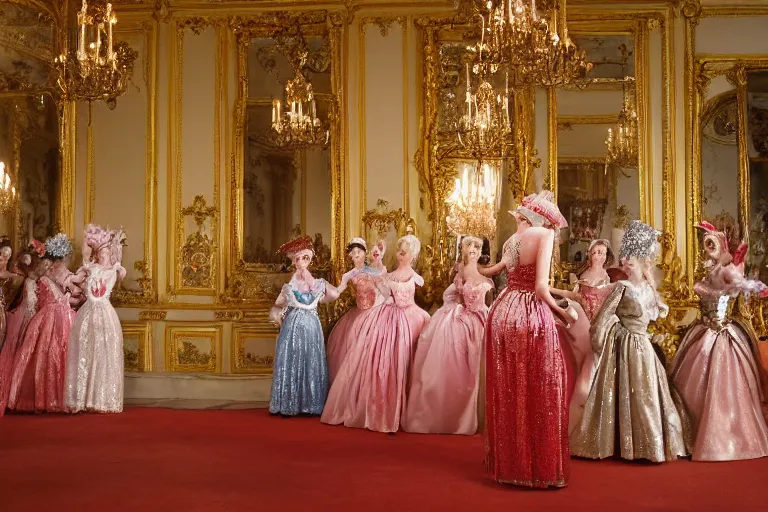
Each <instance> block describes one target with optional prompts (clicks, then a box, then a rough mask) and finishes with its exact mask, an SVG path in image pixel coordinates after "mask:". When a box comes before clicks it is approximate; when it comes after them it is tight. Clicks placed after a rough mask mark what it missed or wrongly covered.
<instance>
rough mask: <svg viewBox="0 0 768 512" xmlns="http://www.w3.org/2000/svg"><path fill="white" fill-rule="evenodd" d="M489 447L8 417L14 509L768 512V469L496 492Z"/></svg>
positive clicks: (233, 421) (599, 465)
mask: <svg viewBox="0 0 768 512" xmlns="http://www.w3.org/2000/svg"><path fill="white" fill-rule="evenodd" d="M481 459H482V440H481V438H480V437H472V438H467V437H458V436H424V435H409V434H402V433H400V434H397V435H394V436H388V435H383V434H378V433H373V432H367V431H362V430H354V429H347V428H343V427H329V426H326V425H321V424H320V422H319V421H318V420H317V419H313V418H292V419H284V418H275V417H270V416H269V415H268V414H267V412H266V411H264V410H248V411H183V410H167V409H140V408H130V409H127V410H126V412H125V413H123V414H120V415H112V416H100V415H79V416H75V417H67V416H54V415H48V416H37V417H35V416H17V415H7V416H6V417H4V418H2V419H0V510H1V511H3V512H16V511H22V510H30V511H44V510H56V511H57V512H60V511H65V510H78V511H99V512H101V511H109V512H120V511H142V512H146V511H154V510H169V511H176V510H178V511H185V512H191V511H228V512H229V511H239V510H263V511H286V510H289V511H293V510H297V511H298V510H307V511H315V512H316V511H324V510H333V511H346V510H364V511H378V510H387V511H392V512H405V511H410V510H415V511H453V510H456V511H474V510H488V511H491V510H493V511H495V510H499V511H511V510H556V509H567V510H582V509H583V510H622V511H626V510H734V511H736V510H738V511H743V510H766V509H767V507H768V459H760V460H753V461H744V462H732V463H694V462H689V461H677V462H673V463H670V464H664V465H659V466H656V465H649V464H638V463H625V462H620V461H602V462H596V461H582V460H575V461H574V462H573V464H572V467H571V483H570V486H569V487H568V488H566V489H563V490H558V491H528V490H522V489H515V488H511V487H503V486H500V485H496V484H494V483H492V482H490V481H489V480H488V479H487V478H486V476H485V474H484V471H483V466H482V463H481Z"/></svg>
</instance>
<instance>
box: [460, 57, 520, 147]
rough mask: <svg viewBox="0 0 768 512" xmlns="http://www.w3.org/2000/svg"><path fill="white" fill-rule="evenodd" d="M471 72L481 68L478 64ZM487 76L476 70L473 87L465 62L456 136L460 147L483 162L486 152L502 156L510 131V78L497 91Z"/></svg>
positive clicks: (507, 144) (467, 65)
mask: <svg viewBox="0 0 768 512" xmlns="http://www.w3.org/2000/svg"><path fill="white" fill-rule="evenodd" d="M473 71H474V72H477V71H480V70H479V69H478V66H477V65H475V66H474V68H473ZM489 80H490V78H489V77H487V76H486V75H485V74H483V73H480V74H479V82H480V83H479V85H478V86H477V89H476V90H475V91H473V90H472V83H471V80H470V68H469V63H467V64H466V93H465V110H464V114H463V115H462V116H461V118H460V119H459V123H458V129H457V137H458V140H459V144H460V145H461V147H463V148H465V149H466V150H468V151H469V152H470V153H471V154H472V156H473V157H474V158H476V159H477V160H478V161H480V162H482V160H483V159H484V158H485V157H487V156H491V155H493V156H504V155H505V154H506V152H507V151H506V150H507V149H508V146H509V141H510V136H511V133H512V128H511V122H510V115H509V82H508V80H506V81H505V89H504V93H503V96H502V93H497V92H496V90H495V89H494V87H493V85H491V83H490V81H489Z"/></svg>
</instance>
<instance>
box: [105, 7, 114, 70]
mask: <svg viewBox="0 0 768 512" xmlns="http://www.w3.org/2000/svg"><path fill="white" fill-rule="evenodd" d="M114 23H115V20H114V14H113V13H112V4H107V25H108V29H109V32H108V34H107V61H111V60H112V59H113V58H114V56H113V55H112V25H113V24H114Z"/></svg>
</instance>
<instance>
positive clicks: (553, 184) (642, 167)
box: [545, 13, 668, 222]
mask: <svg viewBox="0 0 768 512" xmlns="http://www.w3.org/2000/svg"><path fill="white" fill-rule="evenodd" d="M618 16H619V17H617V18H613V19H611V16H606V17H603V16H601V17H600V18H588V19H585V18H584V17H579V16H571V17H570V18H569V22H568V28H569V33H570V34H571V35H573V36H632V38H633V39H634V44H635V47H634V64H635V66H634V68H635V73H634V78H635V92H636V98H637V106H636V108H637V115H638V139H639V140H638V162H637V174H638V180H637V181H638V204H639V205H640V212H639V214H640V220H642V221H643V222H648V221H649V219H650V218H651V217H652V215H653V194H652V192H653V190H652V185H651V181H650V177H651V173H649V172H648V167H649V165H648V155H649V151H648V148H649V147H650V139H651V127H650V123H649V122H648V115H647V113H648V112H650V98H649V89H648V78H647V70H648V67H649V58H648V37H649V25H650V23H649V20H654V22H656V23H658V17H657V16H655V15H654V14H653V13H648V14H646V15H640V16H637V17H627V18H622V17H621V14H619V15H618ZM606 18H607V19H606ZM662 37H664V35H663V36H662ZM667 79H668V69H667V68H666V66H663V77H662V80H663V81H666V80H667ZM621 83H622V81H621V80H613V79H608V80H600V83H599V84H597V83H596V84H594V85H598V86H599V87H601V88H617V89H620V88H621ZM587 87H589V86H587ZM579 88H580V87H579V86H576V85H569V86H566V87H565V89H566V90H578V89H579ZM548 98H549V102H550V103H552V104H554V105H550V108H549V109H548V116H547V122H548V124H549V127H550V128H549V130H548V133H549V141H548V143H549V167H548V169H547V172H546V176H545V183H548V184H550V189H551V190H552V192H553V193H554V194H555V197H557V192H558V190H557V183H558V180H557V162H558V157H559V155H558V139H557V131H558V128H557V125H558V123H563V122H567V123H573V124H589V123H591V122H596V120H595V119H590V118H591V117H593V116H589V115H586V114H585V115H582V116H576V115H574V116H560V115H559V114H558V109H557V99H556V90H550V93H549V94H548ZM616 116H618V112H616ZM600 117H606V119H607V118H608V117H611V116H600ZM581 118H583V119H581ZM665 119H668V118H667V116H665ZM607 135H608V134H607V133H606V136H607ZM574 158H575V157H574Z"/></svg>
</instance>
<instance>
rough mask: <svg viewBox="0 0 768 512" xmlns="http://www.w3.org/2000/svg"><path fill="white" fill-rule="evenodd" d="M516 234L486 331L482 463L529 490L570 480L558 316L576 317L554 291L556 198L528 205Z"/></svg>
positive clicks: (507, 248) (561, 223) (519, 214)
mask: <svg viewBox="0 0 768 512" xmlns="http://www.w3.org/2000/svg"><path fill="white" fill-rule="evenodd" d="M513 215H514V216H515V218H516V219H517V225H518V228H517V232H516V233H515V234H514V235H512V237H510V238H509V240H507V241H506V243H505V244H504V248H503V256H502V261H501V263H499V264H497V265H495V266H493V267H490V268H489V269H487V270H486V272H485V273H486V274H487V275H494V274H497V273H499V272H500V271H501V270H503V269H504V268H506V270H507V287H506V289H505V290H504V291H503V292H502V293H501V295H499V297H498V298H497V299H496V301H495V302H494V303H493V306H492V307H491V311H490V313H489V316H488V323H487V324H486V331H485V344H486V396H485V410H486V413H485V414H486V429H485V464H486V468H487V469H488V471H489V473H490V474H491V476H492V477H493V479H494V480H496V481H497V482H500V483H507V484H514V485H520V486H525V487H537V488H548V487H564V486H565V485H567V483H568V474H569V463H570V460H569V459H570V452H569V446H568V407H569V403H568V402H569V399H568V390H567V376H566V366H565V359H564V355H563V351H562V348H561V343H560V339H559V334H558V330H557V328H556V324H555V314H557V315H558V316H559V317H560V318H561V320H563V322H565V323H566V324H570V323H571V322H572V321H573V320H572V319H571V317H570V316H569V315H568V313H567V312H566V310H564V309H562V308H560V307H559V306H558V305H557V303H556V302H555V300H554V298H553V297H552V295H551V294H550V292H549V286H548V284H549V274H550V264H551V259H552V249H553V245H554V239H555V230H556V229H559V228H563V227H565V226H567V223H566V222H565V219H564V218H563V216H562V215H561V214H560V211H559V210H558V208H557V206H556V205H555V204H554V203H553V202H552V194H551V193H550V192H547V191H543V192H541V193H540V194H538V195H531V196H528V197H526V198H525V199H524V200H523V203H522V205H521V206H520V207H519V208H517V210H515V212H513Z"/></svg>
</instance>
